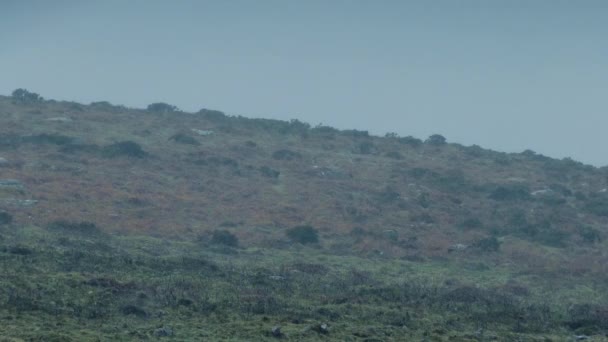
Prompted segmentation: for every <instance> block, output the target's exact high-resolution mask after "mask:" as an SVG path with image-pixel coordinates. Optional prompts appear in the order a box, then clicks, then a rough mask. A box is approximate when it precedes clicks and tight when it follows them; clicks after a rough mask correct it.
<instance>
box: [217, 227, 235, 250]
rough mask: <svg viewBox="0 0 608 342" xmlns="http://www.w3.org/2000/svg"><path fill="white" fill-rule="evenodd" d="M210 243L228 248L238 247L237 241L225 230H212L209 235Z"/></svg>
mask: <svg viewBox="0 0 608 342" xmlns="http://www.w3.org/2000/svg"><path fill="white" fill-rule="evenodd" d="M211 243H212V244H214V245H224V246H228V247H238V246H239V239H238V238H237V237H236V235H234V234H232V233H231V232H229V231H227V230H214V231H213V234H212V235H211Z"/></svg>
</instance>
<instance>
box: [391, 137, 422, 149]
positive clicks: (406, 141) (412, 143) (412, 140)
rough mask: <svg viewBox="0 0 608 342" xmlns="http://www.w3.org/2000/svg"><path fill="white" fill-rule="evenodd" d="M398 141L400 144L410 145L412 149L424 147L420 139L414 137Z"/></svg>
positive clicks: (402, 138)
mask: <svg viewBox="0 0 608 342" xmlns="http://www.w3.org/2000/svg"><path fill="white" fill-rule="evenodd" d="M397 141H399V143H400V144H403V145H410V146H412V147H418V146H420V145H422V140H420V139H418V138H414V137H412V136H407V137H401V138H398V139H397Z"/></svg>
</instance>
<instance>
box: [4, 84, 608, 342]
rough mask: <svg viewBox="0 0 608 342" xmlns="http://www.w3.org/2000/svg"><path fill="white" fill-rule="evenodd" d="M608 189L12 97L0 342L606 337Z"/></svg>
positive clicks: (277, 130) (429, 155)
mask: <svg viewBox="0 0 608 342" xmlns="http://www.w3.org/2000/svg"><path fill="white" fill-rule="evenodd" d="M514 134H515V132H514ZM607 189H608V170H606V169H605V168H599V169H598V168H594V167H592V166H588V165H583V164H581V163H578V162H575V161H572V160H570V159H564V160H556V159H551V158H548V157H545V156H542V155H539V154H536V153H534V152H532V151H525V152H523V153H518V154H507V153H500V152H495V151H490V150H485V149H483V148H481V147H479V146H471V147H465V146H462V145H458V144H452V143H446V142H445V139H444V138H443V137H442V136H439V135H435V136H431V137H429V138H428V139H426V140H425V141H422V140H419V139H417V138H413V137H399V136H397V135H396V134H387V135H386V136H385V137H377V136H371V135H369V134H368V133H367V132H363V131H354V130H346V131H344V130H343V131H340V130H336V129H333V128H331V127H324V126H318V127H310V126H309V125H308V124H305V123H302V122H300V121H297V120H294V121H291V122H284V121H277V120H266V119H248V118H244V117H232V116H227V115H225V114H224V113H222V112H219V111H215V110H207V109H203V110H201V111H200V112H198V113H185V112H181V111H179V110H178V109H177V108H175V107H173V106H170V105H167V104H162V103H159V104H153V105H151V106H149V107H148V109H146V110H141V109H129V108H125V107H122V106H115V105H111V104H109V103H107V102H97V103H92V104H90V105H82V104H78V103H71V102H57V101H47V100H43V99H42V98H40V97H38V96H36V94H32V93H28V92H25V93H24V92H16V93H14V94H13V96H10V97H0V260H1V264H0V266H1V267H2V274H5V275H6V277H2V279H1V280H0V281H1V282H2V283H3V284H2V287H0V319H2V322H3V324H1V325H0V335H1V336H6V338H7V340H9V341H14V340H16V341H19V340H26V341H27V340H32V341H47V340H53V341H66V340H73V341H84V340H91V341H97V340H103V341H105V340H108V341H114V340H125V341H127V340H148V339H163V338H166V339H173V340H184V341H186V340H210V341H214V340H235V341H240V340H274V339H286V340H311V341H312V340H337V341H403V340H428V341H485V340H504V341H514V340H517V339H520V340H522V341H527V340H530V341H534V340H538V341H549V340H552V341H562V340H571V339H573V338H575V336H577V335H578V336H581V335H584V336H585V337H589V338H590V339H592V340H593V339H595V340H602V338H604V337H603V336H605V335H604V334H605V332H606V329H608V298H606V296H607V294H608V292H607V287H608V285H607V284H608V277H607V276H606V274H607V271H608V262H607V261H608V258H607V256H608V253H607V252H606V239H605V238H606V223H607V220H608V191H607ZM279 327H280V328H279ZM273 329H274V330H273ZM0 341H2V340H1V339H0Z"/></svg>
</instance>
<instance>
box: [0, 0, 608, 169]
mask: <svg viewBox="0 0 608 342" xmlns="http://www.w3.org/2000/svg"><path fill="white" fill-rule="evenodd" d="M1 6H2V9H1V11H0V39H1V41H2V44H1V47H0V61H1V63H0V75H2V76H1V78H0V93H1V94H3V95H8V94H10V93H11V91H12V90H13V89H15V88H19V87H23V88H27V89H28V90H31V91H35V92H38V93H40V94H41V95H42V96H44V97H45V98H50V99H57V100H71V101H77V102H83V103H88V102H92V101H101V100H106V101H109V102H112V103H115V104H123V105H126V106H130V107H145V106H146V105H147V104H149V103H152V102H158V101H163V102H167V103H170V104H173V105H176V106H178V107H179V108H181V109H183V110H185V111H197V110H199V109H200V108H202V107H205V108H212V109H219V110H222V111H224V112H226V113H228V114H232V115H243V116H248V117H264V118H276V119H284V120H289V119H295V118H297V119H299V120H302V121H306V122H308V123H310V124H312V125H316V124H319V123H322V124H324V125H330V126H335V127H338V128H343V129H345V128H354V129H360V130H369V131H370V132H371V133H374V134H378V135H383V134H384V133H386V132H396V133H398V134H400V135H402V136H406V135H413V136H416V137H419V138H423V139H424V138H425V137H427V136H429V135H430V134H434V133H439V134H443V135H444V136H445V137H446V138H447V139H448V141H450V142H457V143H461V144H464V145H471V144H477V145H480V146H482V147H485V148H491V149H495V150H499V151H506V152H521V151H523V150H525V149H532V150H534V151H536V152H538V153H542V154H545V155H548V156H551V157H556V158H563V157H572V158H573V159H575V160H579V161H582V162H585V163H590V164H593V165H596V166H603V165H607V164H608V155H607V154H606V153H605V148H604V147H605V146H607V145H608V134H606V133H605V130H606V127H608V115H607V114H608V113H607V108H608V85H607V80H608V58H606V56H608V44H606V37H607V36H608V25H607V24H606V18H607V17H608V2H606V1H576V2H575V1H433V2H429V1H378V2H377V1H373V2H372V1H255V2H254V1H229V2H228V1H175V2H169V1H128V2H126V1H97V2H93V1H53V2H50V1H49V2H47V1H3V2H2V5H1Z"/></svg>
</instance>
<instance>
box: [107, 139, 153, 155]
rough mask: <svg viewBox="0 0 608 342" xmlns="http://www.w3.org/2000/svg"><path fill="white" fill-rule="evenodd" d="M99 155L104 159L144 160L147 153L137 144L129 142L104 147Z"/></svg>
mask: <svg viewBox="0 0 608 342" xmlns="http://www.w3.org/2000/svg"><path fill="white" fill-rule="evenodd" d="M101 153H102V155H103V156H104V157H106V158H118V157H131V158H145V157H147V156H148V153H147V152H146V151H144V150H143V149H142V148H141V146H140V145H139V144H138V143H136V142H134V141H130V140H128V141H121V142H117V143H114V144H111V145H108V146H104V147H103V149H102V151H101Z"/></svg>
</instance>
